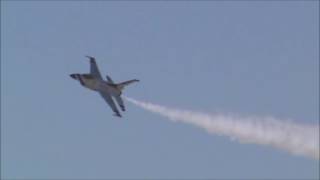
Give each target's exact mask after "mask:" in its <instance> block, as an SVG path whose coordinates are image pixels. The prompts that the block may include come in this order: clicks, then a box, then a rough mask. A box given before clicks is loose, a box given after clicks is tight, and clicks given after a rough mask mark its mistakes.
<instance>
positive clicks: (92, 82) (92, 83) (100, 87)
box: [70, 74, 121, 96]
mask: <svg viewBox="0 0 320 180" xmlns="http://www.w3.org/2000/svg"><path fill="white" fill-rule="evenodd" d="M70 76H71V77H72V78H73V79H76V80H78V81H79V82H80V84H81V85H82V86H84V87H86V88H88V89H91V90H94V91H106V92H108V93H109V94H110V95H112V96H120V95H121V90H120V89H119V88H118V87H117V86H116V85H115V84H111V83H108V82H107V81H104V80H102V79H98V78H95V77H93V76H91V75H90V74H71V75H70Z"/></svg>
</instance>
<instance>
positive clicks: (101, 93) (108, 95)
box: [99, 91, 121, 117]
mask: <svg viewBox="0 0 320 180" xmlns="http://www.w3.org/2000/svg"><path fill="white" fill-rule="evenodd" d="M99 93H100V95H101V96H102V97H103V99H104V100H105V101H106V102H107V103H108V104H109V106H110V107H111V109H112V111H113V112H114V113H115V115H116V116H118V117H121V114H120V113H119V111H118V109H117V106H116V105H115V103H114V101H113V99H112V98H111V96H110V94H108V93H107V92H103V91H100V92H99Z"/></svg>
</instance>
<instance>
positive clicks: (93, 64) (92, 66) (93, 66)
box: [86, 56, 102, 79]
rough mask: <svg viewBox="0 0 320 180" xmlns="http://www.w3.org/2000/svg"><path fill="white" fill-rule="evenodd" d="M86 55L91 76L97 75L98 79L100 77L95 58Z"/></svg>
mask: <svg viewBox="0 0 320 180" xmlns="http://www.w3.org/2000/svg"><path fill="white" fill-rule="evenodd" d="M86 57H87V58H89V59H90V73H91V74H92V75H93V76H95V77H97V78H99V79H102V77H101V74H100V71H99V69H98V66H97V63H96V59H95V58H94V57H91V56H86Z"/></svg>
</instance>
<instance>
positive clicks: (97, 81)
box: [70, 56, 139, 117]
mask: <svg viewBox="0 0 320 180" xmlns="http://www.w3.org/2000/svg"><path fill="white" fill-rule="evenodd" d="M86 57H87V58H89V59H90V73H88V74H70V77H71V78H73V79H75V80H77V81H79V82H80V84H81V85H82V86H84V87H86V88H88V89H91V90H93V91H97V92H98V93H99V94H100V95H101V96H102V98H103V99H104V100H105V101H106V102H107V103H108V104H109V106H110V107H111V109H112V111H113V112H114V113H115V114H114V115H115V116H118V117H121V114H120V112H119V111H118V108H117V106H116V105H115V103H114V101H113V99H112V97H113V98H114V99H115V100H116V102H117V103H118V105H119V106H120V108H121V110H122V111H125V110H126V109H125V106H124V103H123V100H122V98H121V94H122V90H123V89H124V87H126V86H128V85H129V84H131V83H134V82H139V80H137V79H132V80H129V81H124V82H121V83H115V82H114V81H113V80H112V79H111V78H110V77H109V76H106V78H107V80H106V81H105V80H104V79H103V78H102V76H101V74H100V71H99V69H98V66H97V63H96V60H95V58H94V57H91V56H86Z"/></svg>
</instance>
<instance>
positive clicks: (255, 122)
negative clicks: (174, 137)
mask: <svg viewBox="0 0 320 180" xmlns="http://www.w3.org/2000/svg"><path fill="white" fill-rule="evenodd" d="M124 98H125V99H126V100H128V101H129V102H131V103H133V104H135V105H137V106H139V107H141V108H143V109H145V110H148V111H151V112H154V113H157V114H159V115H162V116H164V117H167V118H169V119H170V120H171V121H173V122H183V123H188V124H191V125H194V126H197V127H200V128H202V129H205V130H206V131H207V132H208V133H210V134H216V135H223V136H227V137H230V138H231V139H235V140H237V141H238V142H240V143H253V144H259V145H266V146H271V147H274V148H277V149H281V150H285V151H287V152H289V153H291V154H294V155H301V156H305V157H309V158H313V159H316V160H319V126H318V125H304V124H298V123H294V122H291V121H290V122H289V121H283V120H279V119H275V118H270V117H237V116H232V115H224V114H205V113H199V112H192V111H187V110H179V109H174V108H169V107H165V106H161V105H157V104H153V103H148V102H143V101H138V100H135V99H133V98H129V97H124Z"/></svg>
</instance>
